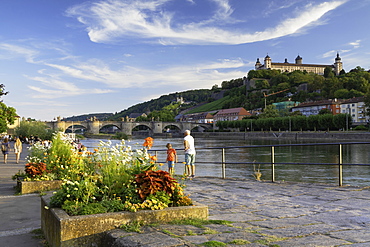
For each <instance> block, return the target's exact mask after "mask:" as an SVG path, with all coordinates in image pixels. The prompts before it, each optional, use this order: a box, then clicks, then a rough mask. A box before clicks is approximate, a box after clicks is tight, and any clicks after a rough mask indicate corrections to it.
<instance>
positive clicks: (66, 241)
mask: <svg viewBox="0 0 370 247" xmlns="http://www.w3.org/2000/svg"><path fill="white" fill-rule="evenodd" d="M50 197H51V195H47V196H43V197H42V198H41V229H42V231H43V232H44V235H45V238H46V240H47V242H48V244H49V246H51V247H75V246H76V247H79V246H103V243H102V239H103V237H104V234H105V232H106V231H108V230H112V229H115V228H117V227H119V226H120V225H123V224H127V223H129V222H132V221H141V222H144V223H146V224H149V223H155V222H168V221H171V220H176V219H186V218H200V219H207V218H208V206H204V205H201V204H197V203H194V204H196V205H195V206H186V207H170V208H165V209H162V210H140V211H138V212H135V213H133V212H116V213H105V214H94V215H79V216H69V215H68V214H67V213H66V212H65V211H63V210H62V209H60V208H50V209H49V208H47V206H48V204H49V200H50Z"/></svg>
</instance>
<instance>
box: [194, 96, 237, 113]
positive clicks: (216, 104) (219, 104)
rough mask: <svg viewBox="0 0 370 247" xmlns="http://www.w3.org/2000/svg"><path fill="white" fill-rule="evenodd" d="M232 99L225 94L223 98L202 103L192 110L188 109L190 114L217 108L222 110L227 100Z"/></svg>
mask: <svg viewBox="0 0 370 247" xmlns="http://www.w3.org/2000/svg"><path fill="white" fill-rule="evenodd" d="M230 99H231V97H230V96H225V97H223V98H221V99H218V100H215V101H213V102H211V103H208V104H204V105H201V106H199V107H196V108H194V109H192V110H190V111H188V112H187V113H188V114H191V113H198V112H210V111H215V110H220V109H223V105H224V103H225V102H227V101H229V100H230Z"/></svg>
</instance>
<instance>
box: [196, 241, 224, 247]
mask: <svg viewBox="0 0 370 247" xmlns="http://www.w3.org/2000/svg"><path fill="white" fill-rule="evenodd" d="M201 246H206V247H221V246H227V244H225V243H223V242H219V241H214V240H212V241H208V242H204V243H202V244H201Z"/></svg>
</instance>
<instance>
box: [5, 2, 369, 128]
mask: <svg viewBox="0 0 370 247" xmlns="http://www.w3.org/2000/svg"><path fill="white" fill-rule="evenodd" d="M369 13H370V0H333V1H332V0H326V1H324V0H273V1H272V0H259V1H250V0H99V1H98V0H90V1H82V0H32V1H30V0H28V1H24V0H1V2H0V83H2V84H5V87H6V90H7V91H9V92H10V93H9V94H8V95H6V96H4V97H3V98H2V100H3V101H4V103H5V104H7V105H8V106H12V107H14V108H16V109H17V113H18V115H19V116H21V117H32V118H35V119H37V120H46V121H50V120H53V119H54V118H56V117H58V116H61V117H69V116H73V115H75V116H76V115H81V114H89V113H102V112H113V113H114V112H119V111H121V110H124V109H127V108H128V107H130V106H132V105H135V104H138V103H141V102H144V101H148V100H151V99H154V98H157V97H159V96H161V95H163V94H169V93H175V92H181V91H186V90H190V89H204V88H205V89H210V88H211V87H212V86H213V85H215V84H217V85H221V82H222V81H228V80H231V79H236V78H241V77H243V76H245V75H246V74H247V73H248V71H249V70H251V69H254V64H255V62H256V59H257V58H258V57H259V58H261V61H263V58H264V57H265V56H266V54H268V55H269V56H270V57H271V58H272V61H273V62H284V59H285V58H287V59H288V61H289V62H294V59H295V58H296V57H297V55H300V56H301V57H302V58H303V63H314V64H333V63H334V58H335V56H336V53H337V52H339V53H340V56H341V58H342V62H343V65H344V69H345V70H346V71H349V70H350V69H352V68H355V67H356V66H361V67H363V68H365V69H366V70H368V69H369V68H370V62H369V61H370V60H369V57H370V50H369V47H370V33H369V32H368V31H367V29H368V28H367V26H368V23H369V22H370V15H369Z"/></svg>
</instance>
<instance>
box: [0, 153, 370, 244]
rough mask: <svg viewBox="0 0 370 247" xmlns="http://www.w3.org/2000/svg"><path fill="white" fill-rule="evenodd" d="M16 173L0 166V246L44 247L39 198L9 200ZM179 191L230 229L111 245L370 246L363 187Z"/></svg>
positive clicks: (225, 183) (131, 236)
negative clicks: (36, 231)
mask: <svg viewBox="0 0 370 247" xmlns="http://www.w3.org/2000/svg"><path fill="white" fill-rule="evenodd" d="M25 155H26V154H25V153H24V154H23V155H22V156H23V157H22V160H24V159H23V158H24V156H25ZM23 167H24V162H23V163H22V164H16V163H15V157H14V154H10V155H9V160H8V163H7V164H4V163H3V162H2V161H1V162H0V222H1V224H0V247H8V246H9V247H14V246H17V247H23V246H24V247H26V246H27V247H34V246H35V247H37V246H44V245H43V244H42V240H41V239H38V238H37V236H38V235H37V234H35V233H32V231H33V230H35V229H39V228H40V227H41V223H40V197H39V195H38V194H31V195H22V196H16V195H14V192H15V191H14V189H13V186H14V185H15V182H14V181H12V180H11V176H12V175H13V174H14V173H16V172H17V171H18V170H20V169H23ZM199 169H201V168H200V167H199ZM185 184H186V185H187V187H186V189H185V191H186V193H187V194H190V197H191V198H192V199H193V200H194V201H196V202H199V203H202V204H204V205H208V207H209V219H211V220H226V221H230V223H229V224H228V225H217V224H211V225H205V226H204V228H197V227H195V226H189V225H185V226H184V225H159V226H150V227H145V229H144V231H143V233H125V232H123V231H122V230H113V231H112V232H111V234H110V236H111V241H112V242H114V246H116V247H120V246H122V247H128V246H131V247H133V246H145V247H157V246H158V247H159V246H161V247H170V246H171V247H175V246H201V244H203V243H205V242H208V241H217V242H222V243H225V244H226V245H225V246H275V247H277V246H280V247H288V246H292V247H293V246H294V247H298V246H353V247H358V246H370V189H369V188H359V187H338V186H336V185H326V184H304V183H288V182H276V183H271V182H258V181H255V180H236V179H225V180H224V179H220V178H212V177H196V178H194V179H193V180H186V181H185Z"/></svg>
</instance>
